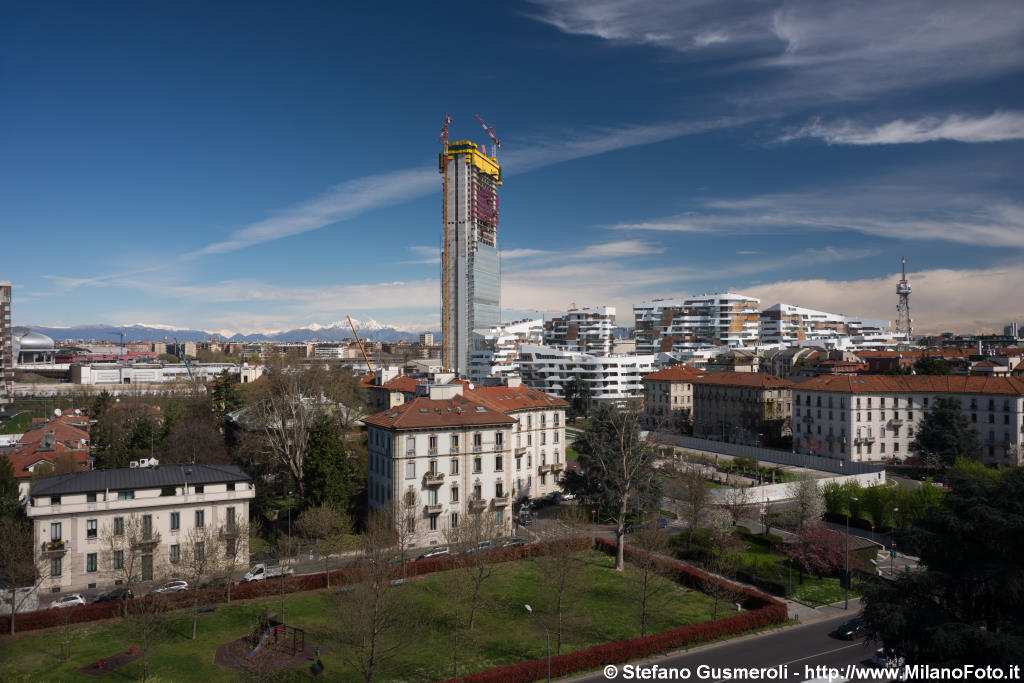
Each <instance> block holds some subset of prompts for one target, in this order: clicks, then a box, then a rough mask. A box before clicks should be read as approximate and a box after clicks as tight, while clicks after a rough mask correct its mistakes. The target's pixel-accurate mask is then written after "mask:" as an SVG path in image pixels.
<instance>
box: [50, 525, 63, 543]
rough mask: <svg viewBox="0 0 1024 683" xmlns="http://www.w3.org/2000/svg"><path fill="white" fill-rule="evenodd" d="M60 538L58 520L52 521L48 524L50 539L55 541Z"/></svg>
mask: <svg viewBox="0 0 1024 683" xmlns="http://www.w3.org/2000/svg"><path fill="white" fill-rule="evenodd" d="M60 538H61V536H60V522H53V523H52V524H50V541H51V542H57V541H59V540H60Z"/></svg>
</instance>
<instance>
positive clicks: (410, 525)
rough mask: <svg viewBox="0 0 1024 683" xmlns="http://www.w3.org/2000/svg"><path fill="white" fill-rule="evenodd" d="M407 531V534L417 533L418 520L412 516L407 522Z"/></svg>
mask: <svg viewBox="0 0 1024 683" xmlns="http://www.w3.org/2000/svg"><path fill="white" fill-rule="evenodd" d="M405 530H406V532H407V533H410V534H414V533H416V518H415V517H412V516H410V517H409V519H407V520H405Z"/></svg>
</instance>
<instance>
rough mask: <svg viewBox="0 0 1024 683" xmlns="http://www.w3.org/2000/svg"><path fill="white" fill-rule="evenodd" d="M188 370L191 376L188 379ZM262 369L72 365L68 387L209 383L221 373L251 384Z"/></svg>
mask: <svg viewBox="0 0 1024 683" xmlns="http://www.w3.org/2000/svg"><path fill="white" fill-rule="evenodd" d="M190 369H191V371H192V374H191V376H190V375H189V370H190ZM264 369H265V367H264V366H263V365H250V364H248V363H244V364H242V365H241V366H238V365H235V364H234V363H190V364H189V367H185V364H184V363H76V364H74V365H72V366H71V382H72V384H167V383H170V382H191V381H192V377H195V379H196V381H197V382H210V381H213V380H214V379H216V378H217V375H219V374H221V373H222V372H224V371H225V370H227V371H228V372H229V373H231V374H233V375H238V376H239V381H240V382H242V383H246V382H255V381H256V380H257V379H259V378H260V376H262V375H263V371H264Z"/></svg>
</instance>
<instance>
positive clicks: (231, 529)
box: [217, 524, 238, 538]
mask: <svg viewBox="0 0 1024 683" xmlns="http://www.w3.org/2000/svg"><path fill="white" fill-rule="evenodd" d="M217 535H218V536H220V537H221V538H238V525H237V524H222V525H221V527H220V528H219V529H217Z"/></svg>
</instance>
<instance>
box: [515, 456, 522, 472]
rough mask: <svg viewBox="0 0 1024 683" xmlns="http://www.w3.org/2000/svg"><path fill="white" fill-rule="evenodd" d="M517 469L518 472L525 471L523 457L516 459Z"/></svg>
mask: <svg viewBox="0 0 1024 683" xmlns="http://www.w3.org/2000/svg"><path fill="white" fill-rule="evenodd" d="M516 469H517V470H521V469H523V457H522V456H519V457H517V458H516Z"/></svg>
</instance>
